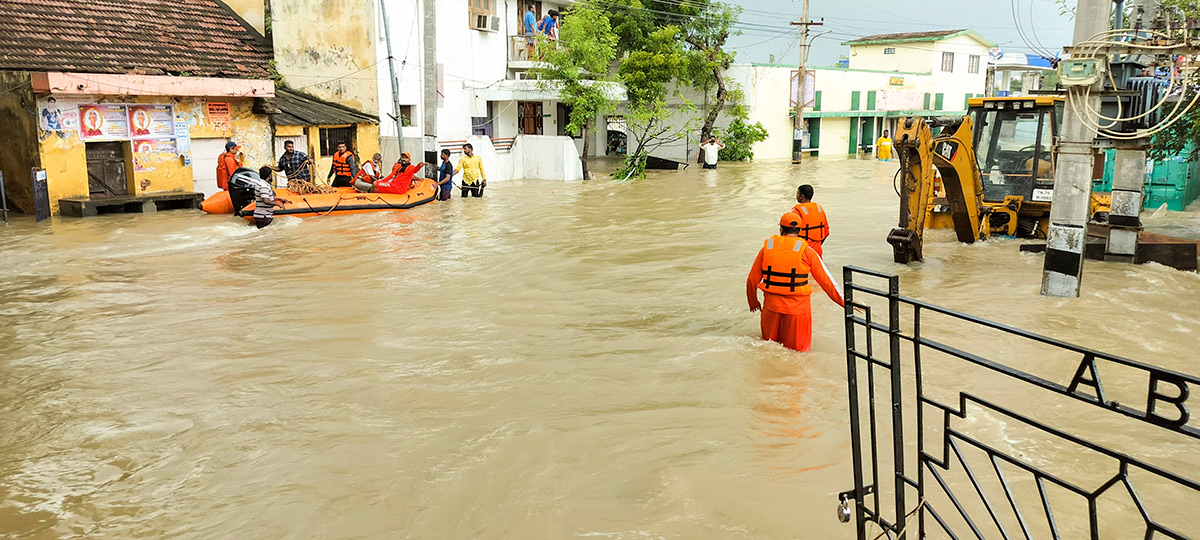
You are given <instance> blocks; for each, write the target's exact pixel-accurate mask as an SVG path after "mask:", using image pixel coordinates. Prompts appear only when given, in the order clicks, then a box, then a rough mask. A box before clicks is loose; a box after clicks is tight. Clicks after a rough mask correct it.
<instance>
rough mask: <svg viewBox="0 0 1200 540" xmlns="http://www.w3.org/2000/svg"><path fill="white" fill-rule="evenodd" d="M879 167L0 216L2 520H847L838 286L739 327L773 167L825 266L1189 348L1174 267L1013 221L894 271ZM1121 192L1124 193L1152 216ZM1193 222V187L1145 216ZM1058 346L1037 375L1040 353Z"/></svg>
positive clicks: (1197, 215)
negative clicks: (338, 201) (791, 312)
mask: <svg viewBox="0 0 1200 540" xmlns="http://www.w3.org/2000/svg"><path fill="white" fill-rule="evenodd" d="M896 167H897V165H896V164H895V162H893V163H878V162H874V161H835V160H813V161H810V162H806V163H805V164H804V165H803V167H802V168H795V167H793V166H791V165H790V164H786V163H778V162H775V163H772V162H760V163H754V164H722V165H721V168H720V169H718V170H717V171H704V170H701V169H699V168H697V167H691V168H689V169H688V170H686V171H683V172H678V173H675V172H652V173H651V175H650V177H649V178H648V179H646V180H643V181H634V182H626V183H621V182H616V181H612V180H609V179H601V180H596V181H590V182H579V183H570V184H564V183H562V182H551V181H518V180H513V181H499V182H493V183H492V186H491V187H492V189H489V190H488V193H487V195H486V196H485V198H483V199H469V200H464V199H459V198H458V197H457V193H456V194H455V198H454V199H453V200H451V201H450V202H449V203H435V204H432V205H427V206H424V207H420V208H418V209H415V210H412V211H409V212H405V213H375V214H356V215H344V216H327V217H320V218H312V219H305V220H300V219H296V218H280V219H277V220H276V223H275V224H274V225H272V226H271V227H268V228H267V229H264V230H262V231H257V230H255V229H254V228H253V227H251V226H248V225H246V224H245V223H241V222H239V220H235V219H233V218H232V217H229V216H209V215H203V214H200V213H198V212H182V211H181V212H174V211H173V212H163V213H160V214H158V215H152V216H142V215H114V216H102V217H100V218H96V219H88V220H79V219H65V218H64V219H58V218H56V219H55V222H54V224H53V225H46V224H43V225H41V226H37V225H34V224H33V223H32V222H31V221H30V220H18V221H16V222H14V223H13V224H10V225H9V226H8V227H7V228H0V257H2V260H3V261H4V264H3V268H2V270H0V317H2V319H3V323H0V343H2V344H3V345H2V346H0V537H4V538H16V539H51V538H75V537H79V538H83V537H87V538H122V539H131V538H139V539H140V538H174V539H210V538H289V539H290V538H419V539H458V538H463V539H465V538H521V539H559V538H614V539H617V538H620V539H642V538H693V539H695V538H711V539H727V538H748V539H768V538H851V537H853V534H854V531H853V527H852V526H851V525H849V524H840V523H838V522H837V520H836V519H835V516H834V507H835V505H836V502H835V494H836V493H838V492H840V491H844V490H847V489H850V488H851V487H853V483H852V479H851V474H850V456H849V444H850V442H849V434H848V431H847V427H846V418H847V413H846V398H845V385H846V382H845V379H846V376H845V370H846V360H845V352H844V350H843V344H844V335H845V334H844V327H843V321H842V319H841V318H840V317H841V309H840V308H838V307H837V305H836V304H834V303H833V302H831V301H829V300H828V299H827V298H826V297H824V296H823V295H821V294H820V293H817V295H816V296H814V299H813V307H814V319H815V321H814V332H815V336H814V341H813V352H811V353H795V352H791V351H788V350H785V349H783V348H782V347H781V346H779V345H777V344H773V343H765V342H762V341H760V340H759V339H758V331H759V330H758V328H759V327H758V316H757V315H756V314H751V313H750V312H748V310H747V308H746V300H745V292H744V291H745V289H744V283H745V279H746V274H747V271H748V270H749V266H750V264H751V262H752V261H753V260H754V256H755V253H756V252H757V250H758V249H759V247H761V245H762V241H763V239H764V238H766V237H768V236H769V235H771V234H773V232H775V231H777V230H778V228H777V226H776V223H778V221H777V220H778V218H779V215H780V214H782V213H783V212H784V211H786V210H788V209H789V208H790V207H791V206H792V204H794V199H793V196H794V193H795V189H796V186H797V185H798V184H801V183H812V184H813V185H814V186H815V187H816V197H815V200H816V202H819V203H821V204H822V205H823V206H824V207H825V209H826V210H827V212H828V213H829V217H830V221H831V229H832V235H831V237H830V239H829V241H828V242H827V244H826V247H825V255H826V260H827V264H828V265H829V267H830V269H831V270H832V271H834V273H835V274H836V276H837V277H838V279H839V280H840V278H841V267H842V266H843V265H847V264H853V265H857V266H865V267H868V268H873V269H877V270H884V271H888V272H893V273H899V274H900V275H901V284H902V292H903V293H904V294H905V295H907V296H911V297H914V298H917V299H921V300H925V301H929V302H933V303H937V304H941V305H945V306H947V307H950V308H953V309H958V310H963V311H966V312H969V313H972V314H974V315H979V316H982V317H986V318H989V319H993V320H996V321H999V322H1002V323H1006V324H1011V325H1014V326H1017V327H1021V328H1025V329H1029V330H1033V331H1036V332H1039V333H1043V334H1047V335H1051V336H1055V337H1058V338H1060V339H1064V340H1066V341H1070V342H1075V343H1079V344H1083V345H1087V346H1089V347H1094V348H1097V349H1101V350H1105V351H1108V352H1111V353H1113V354H1119V355H1123V356H1127V357H1130V358H1133V359H1136V360H1141V361H1144V362H1148V363H1151V364H1156V365H1161V366H1164V367H1169V368H1172V369H1177V370H1180V371H1184V372H1188V373H1196V372H1198V371H1200V365H1197V364H1196V362H1195V360H1194V359H1195V350H1196V345H1197V343H1198V339H1197V331H1198V330H1200V275H1197V274H1195V273H1182V272H1177V271H1175V270H1171V269H1169V268H1166V267H1163V266H1159V265H1147V266H1136V267H1135V266H1125V265H1119V264H1108V263H1099V262H1094V261H1088V262H1087V263H1086V267H1085V268H1086V270H1085V272H1086V273H1085V276H1084V282H1083V288H1084V294H1083V297H1082V298H1080V299H1071V300H1066V299H1057V298H1043V297H1041V296H1039V294H1038V288H1039V284H1040V280H1041V271H1042V258H1041V256H1039V255H1031V254H1021V253H1018V245H1019V244H1021V243H1023V242H1024V241H1022V240H1013V239H996V240H991V241H988V242H986V243H983V244H976V245H970V246H968V245H961V244H957V243H954V242H953V241H952V238H953V236H952V234H951V233H949V232H948V231H935V232H934V233H931V235H930V236H931V237H932V238H931V239H930V240H929V241H928V242H927V244H926V246H925V254H926V263H925V264H923V265H914V266H912V267H902V266H899V265H896V264H894V263H892V253H891V248H890V246H889V245H888V244H887V243H886V241H885V237H886V236H887V232H888V230H890V229H891V228H892V227H893V226H894V225H895V221H896V213H897V204H898V203H897V198H896V195H895V194H894V193H893V188H892V176H893V174H894V172H895V170H896ZM1148 214H1149V212H1148ZM1146 222H1147V224H1148V225H1149V226H1150V227H1152V228H1153V227H1160V229H1159V232H1166V233H1169V234H1175V235H1178V236H1188V237H1191V238H1196V239H1200V208H1197V205H1193V207H1192V210H1191V211H1188V212H1183V213H1165V214H1164V215H1161V216H1157V217H1147V218H1146ZM1073 368H1074V365H1070V366H1067V367H1066V368H1065V369H1067V371H1068V375H1069V372H1070V371H1071V370H1072V369H1073Z"/></svg>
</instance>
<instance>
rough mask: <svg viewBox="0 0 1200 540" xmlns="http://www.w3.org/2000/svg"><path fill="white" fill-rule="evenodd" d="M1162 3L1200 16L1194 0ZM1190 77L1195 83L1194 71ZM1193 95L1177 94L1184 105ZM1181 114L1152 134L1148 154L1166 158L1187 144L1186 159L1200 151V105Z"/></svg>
mask: <svg viewBox="0 0 1200 540" xmlns="http://www.w3.org/2000/svg"><path fill="white" fill-rule="evenodd" d="M1162 5H1163V8H1164V9H1166V10H1172V11H1175V10H1178V11H1179V12H1182V13H1183V15H1185V16H1186V17H1188V18H1197V17H1200V4H1197V3H1196V1H1195V0H1163V2H1162ZM1192 77H1193V80H1192V81H1190V82H1191V83H1192V84H1195V83H1196V82H1197V81H1196V75H1195V74H1194V72H1193V75H1192ZM1187 87H1188V85H1186V84H1185V85H1184V86H1183V88H1185V89H1186V88H1187ZM1194 95H1195V94H1191V95H1189V92H1187V91H1184V93H1183V95H1181V96H1179V98H1180V99H1184V100H1185V103H1184V105H1186V104H1187V101H1191V97H1192V96H1194ZM1171 108H1172V107H1170V106H1164V107H1163V109H1164V112H1163V114H1164V116H1165V115H1166V114H1167V113H1169V112H1170V110H1171ZM1181 108H1182V107H1181ZM1182 114H1183V116H1182V118H1179V120H1177V121H1176V122H1175V123H1173V124H1171V126H1170V127H1168V128H1167V129H1164V130H1163V131H1160V132H1158V134H1156V135H1155V136H1154V139H1153V140H1152V141H1151V143H1150V152H1149V154H1150V156H1151V157H1153V158H1154V159H1166V158H1169V157H1174V156H1178V155H1181V154H1183V153H1184V152H1185V151H1188V148H1189V147H1188V145H1189V144H1191V154H1190V155H1189V156H1188V159H1194V158H1196V154H1197V152H1198V151H1200V107H1197V108H1193V109H1191V110H1189V111H1187V112H1185V113H1182Z"/></svg>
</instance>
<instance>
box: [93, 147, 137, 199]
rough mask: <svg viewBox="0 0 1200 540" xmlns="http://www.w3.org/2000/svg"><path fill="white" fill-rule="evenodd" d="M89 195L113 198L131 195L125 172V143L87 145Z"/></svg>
mask: <svg viewBox="0 0 1200 540" xmlns="http://www.w3.org/2000/svg"><path fill="white" fill-rule="evenodd" d="M86 152H87V174H88V194H89V196H91V197H111V196H116V195H126V194H128V193H129V180H128V177H127V176H126V172H125V143H120V142H97V143H87V146H86Z"/></svg>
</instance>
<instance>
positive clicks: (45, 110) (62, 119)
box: [37, 96, 94, 131]
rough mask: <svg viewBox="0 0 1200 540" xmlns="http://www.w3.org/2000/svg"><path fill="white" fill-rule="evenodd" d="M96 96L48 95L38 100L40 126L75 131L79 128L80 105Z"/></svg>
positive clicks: (53, 129)
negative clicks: (82, 98)
mask: <svg viewBox="0 0 1200 540" xmlns="http://www.w3.org/2000/svg"><path fill="white" fill-rule="evenodd" d="M92 99H94V98H90V97H89V98H87V99H84V100H81V99H80V98H78V97H75V98H72V97H69V96H46V97H43V98H39V99H38V102H37V112H38V127H40V128H42V130H44V131H75V130H78V129H79V105H80V103H85V102H90V101H92Z"/></svg>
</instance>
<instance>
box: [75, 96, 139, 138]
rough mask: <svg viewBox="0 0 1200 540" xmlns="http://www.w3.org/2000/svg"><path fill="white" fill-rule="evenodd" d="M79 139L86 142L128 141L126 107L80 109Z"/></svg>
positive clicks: (105, 106) (100, 105)
mask: <svg viewBox="0 0 1200 540" xmlns="http://www.w3.org/2000/svg"><path fill="white" fill-rule="evenodd" d="M79 138H81V139H83V140H85V141H120V140H125V139H128V138H129V116H128V112H127V111H126V108H125V105H113V104H90V105H81V106H80V107H79Z"/></svg>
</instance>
